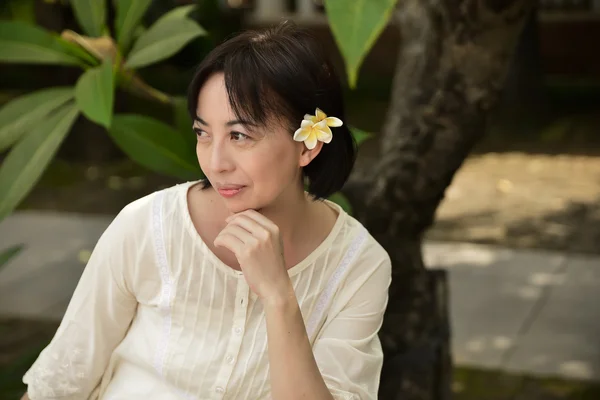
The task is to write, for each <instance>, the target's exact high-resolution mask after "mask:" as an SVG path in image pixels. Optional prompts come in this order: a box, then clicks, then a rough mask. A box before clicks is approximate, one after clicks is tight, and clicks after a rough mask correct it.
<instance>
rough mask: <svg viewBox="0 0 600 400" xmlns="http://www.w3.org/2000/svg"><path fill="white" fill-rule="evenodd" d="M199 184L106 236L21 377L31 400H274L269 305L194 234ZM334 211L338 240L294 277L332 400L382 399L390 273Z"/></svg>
mask: <svg viewBox="0 0 600 400" xmlns="http://www.w3.org/2000/svg"><path fill="white" fill-rule="evenodd" d="M194 183H196V182H188V183H184V184H180V185H176V186H174V187H171V188H168V189H165V190H161V191H158V192H155V193H152V194H150V195H148V196H146V197H143V198H141V199H139V200H136V201H134V202H132V203H131V204H129V205H127V206H126V207H125V208H124V209H123V210H122V211H121V212H120V213H119V215H118V216H117V217H116V218H115V219H114V221H113V222H112V223H111V224H110V226H109V227H108V228H107V229H106V231H105V232H104V233H103V235H102V236H101V238H100V239H99V241H98V243H97V245H96V247H95V249H94V251H93V253H92V256H91V258H90V260H89V262H88V264H87V266H86V267H85V270H84V272H83V274H82V276H81V279H80V281H79V283H78V285H77V288H76V290H75V292H74V294H73V297H72V299H71V301H70V303H69V306H68V308H67V310H66V313H65V315H64V317H63V319H62V322H61V324H60V327H59V328H58V330H57V332H56V334H55V336H54V338H53V339H52V341H51V342H50V344H49V345H48V346H47V347H46V348H45V349H44V350H43V351H42V352H41V354H40V355H39V357H38V359H37V360H36V361H35V363H34V364H33V365H32V367H31V368H30V369H29V371H27V373H26V374H25V376H24V377H23V382H24V383H26V384H27V385H28V393H29V397H30V398H31V400H50V399H61V400H75V399H77V400H84V399H92V400H96V399H102V400H136V399H144V400H174V399H193V400H208V399H228V400H229V399H253V400H254V399H270V398H271V396H270V382H269V362H268V354H267V330H266V325H265V313H264V311H263V307H262V304H261V302H260V300H258V298H257V297H256V295H254V293H253V292H251V291H250V290H249V288H248V285H247V283H246V281H245V279H244V277H243V274H242V273H241V272H240V271H236V270H234V269H232V268H230V267H228V266H227V265H226V264H224V263H223V262H222V261H220V260H219V259H218V258H217V257H216V255H215V254H214V253H213V252H212V251H211V250H209V248H208V247H207V245H206V244H205V243H204V242H203V241H202V239H201V237H200V236H199V235H198V233H197V231H196V229H195V228H194V225H193V223H192V220H191V217H190V215H189V210H188V204H187V191H188V189H189V188H190V187H191V186H192V185H193V184H194ZM327 204H329V205H330V206H331V207H334V208H335V209H336V210H337V211H338V213H339V216H338V218H337V221H336V223H335V225H334V227H333V229H332V231H331V233H330V234H329V235H328V236H327V238H326V239H325V240H324V241H323V242H322V243H321V244H320V245H319V246H318V247H317V248H316V249H315V250H314V251H313V252H312V253H311V254H310V255H309V256H308V257H306V258H305V259H304V260H303V261H301V262H300V263H299V264H297V265H295V266H294V267H292V268H290V269H289V270H288V271H289V276H290V279H291V281H292V283H293V286H294V289H295V293H296V297H297V300H298V304H299V306H300V309H301V312H302V316H303V318H304V321H305V325H306V328H307V333H308V337H309V339H310V343H311V345H312V348H313V353H314V356H315V359H316V361H317V365H318V367H319V369H320V371H321V374H322V376H323V379H324V381H325V383H326V384H327V386H328V387H329V389H330V390H331V392H332V394H333V396H334V398H335V399H344V400H350V399H352V400H358V399H361V400H363V399H364V400H366V399H376V398H377V391H378V388H379V378H380V374H381V367H382V362H383V354H382V349H381V343H380V341H379V338H378V331H379V329H380V327H381V324H382V319H383V313H384V310H385V308H386V306H387V302H388V287H389V285H390V282H391V262H390V259H389V257H388V254H387V253H386V251H385V250H384V249H383V248H382V247H381V246H380V245H379V244H378V243H377V242H376V241H375V240H374V239H373V238H372V237H371V236H370V235H369V234H368V232H367V231H366V230H365V228H364V227H363V226H362V225H361V224H360V223H359V222H358V221H357V220H355V219H354V218H352V217H351V216H349V215H348V214H346V213H345V212H344V211H343V210H342V209H341V208H340V207H339V206H337V205H335V204H334V203H331V202H327ZM290 362H294V360H290Z"/></svg>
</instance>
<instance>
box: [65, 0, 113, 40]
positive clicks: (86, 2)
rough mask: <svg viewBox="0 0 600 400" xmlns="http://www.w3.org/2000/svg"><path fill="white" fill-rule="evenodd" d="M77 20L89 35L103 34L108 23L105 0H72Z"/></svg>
mask: <svg viewBox="0 0 600 400" xmlns="http://www.w3.org/2000/svg"><path fill="white" fill-rule="evenodd" d="M71 7H73V11H74V13H75V17H76V18H77V22H79V25H81V27H82V28H83V31H84V32H85V33H86V34H87V35H88V36H93V37H98V36H100V35H102V31H103V29H104V24H105V23H106V2H105V0H71Z"/></svg>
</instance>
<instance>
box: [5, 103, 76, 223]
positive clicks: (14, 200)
mask: <svg viewBox="0 0 600 400" xmlns="http://www.w3.org/2000/svg"><path fill="white" fill-rule="evenodd" d="M78 113H79V111H78V110H77V108H76V107H75V104H74V103H73V104H68V105H65V106H63V107H61V108H60V109H59V110H58V111H57V112H55V113H54V114H53V115H52V116H51V117H50V118H48V119H47V120H46V121H44V123H43V124H39V125H38V126H36V127H35V128H34V129H33V130H32V131H31V133H30V134H28V135H27V136H25V138H24V139H23V140H21V141H20V142H18V143H17V144H16V145H15V146H14V147H13V148H12V150H11V151H10V153H8V155H7V156H6V159H5V160H4V162H3V163H2V166H0V193H2V196H0V220H1V219H3V218H4V217H6V216H7V215H8V214H10V213H11V212H12V211H13V210H14V208H15V207H16V206H17V205H18V204H19V202H20V201H21V200H22V199H23V198H24V197H25V196H26V195H27V193H29V191H30V190H31V189H32V188H33V186H34V185H35V183H36V182H37V181H38V179H39V178H40V176H41V175H42V172H44V170H45V169H46V166H47V165H48V163H49V162H50V160H51V159H52V157H53V156H54V154H55V153H56V150H58V147H59V146H60V144H61V143H62V141H63V139H64V138H65V136H66V135H67V132H69V129H70V128H71V126H72V125H73V122H74V121H75V118H76V117H77V114H78Z"/></svg>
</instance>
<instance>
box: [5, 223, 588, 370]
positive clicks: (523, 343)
mask: <svg viewBox="0 0 600 400" xmlns="http://www.w3.org/2000/svg"><path fill="white" fill-rule="evenodd" d="M110 221H111V217H101V216H99V217H90V216H80V215H75V214H55V213H38V212H21V213H17V214H15V215H12V216H10V217H9V218H8V219H6V220H5V221H4V222H3V223H1V224H0V249H4V248H6V247H8V246H10V245H13V244H19V243H24V244H25V245H26V250H25V251H24V252H23V253H21V254H20V255H19V256H17V257H16V258H15V259H14V260H13V261H12V262H11V263H10V264H9V265H8V266H6V267H5V268H3V269H2V270H0V314H1V315H20V316H24V317H28V318H47V319H60V318H61V316H62V314H63V312H64V310H65V308H66V306H67V304H68V301H69V298H70V296H71V294H72V293H73V290H74V289H75V286H76V285H77V281H78V279H79V277H80V275H81V272H82V270H83V267H84V263H85V259H86V257H87V256H88V255H89V252H90V251H91V250H92V249H93V246H94V244H95V242H96V240H97V239H98V237H99V236H100V234H101V233H102V231H103V230H104V229H105V228H106V226H107V225H108V224H109V222H110ZM424 254H425V260H426V263H427V264H428V265H429V266H430V267H433V268H446V269H447V270H448V271H449V277H450V292H451V293H450V295H451V305H450V307H451V309H450V312H451V320H452V333H453V339H452V347H453V353H454V359H455V362H456V364H457V365H464V366H473V367H484V368H494V369H501V370H505V371H507V372H517V373H528V374H533V375H541V376H560V377H565V378H577V379H586V380H587V379H589V380H599V381H600V318H599V314H600V311H599V310H598V309H597V307H598V306H600V257H586V256H581V255H566V254H562V253H555V252H548V251H523V250H518V251H517V250H511V249H505V248H498V247H492V246H483V245H473V244H464V243H441V242H427V243H426V244H425V247H424Z"/></svg>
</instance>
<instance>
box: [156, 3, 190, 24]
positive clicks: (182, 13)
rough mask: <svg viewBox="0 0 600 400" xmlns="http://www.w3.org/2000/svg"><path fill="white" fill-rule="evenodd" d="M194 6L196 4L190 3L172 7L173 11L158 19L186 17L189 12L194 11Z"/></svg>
mask: <svg viewBox="0 0 600 400" xmlns="http://www.w3.org/2000/svg"><path fill="white" fill-rule="evenodd" d="M194 8H196V5H195V4H189V5H187V6H179V7H175V8H174V9H172V10H171V11H169V12H167V13H165V15H163V16H162V17H160V18H159V19H158V21H161V20H165V19H172V18H173V19H181V18H186V17H187V16H188V14H189V13H190V12H192V10H193V9H194ZM158 21H157V22H158Z"/></svg>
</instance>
